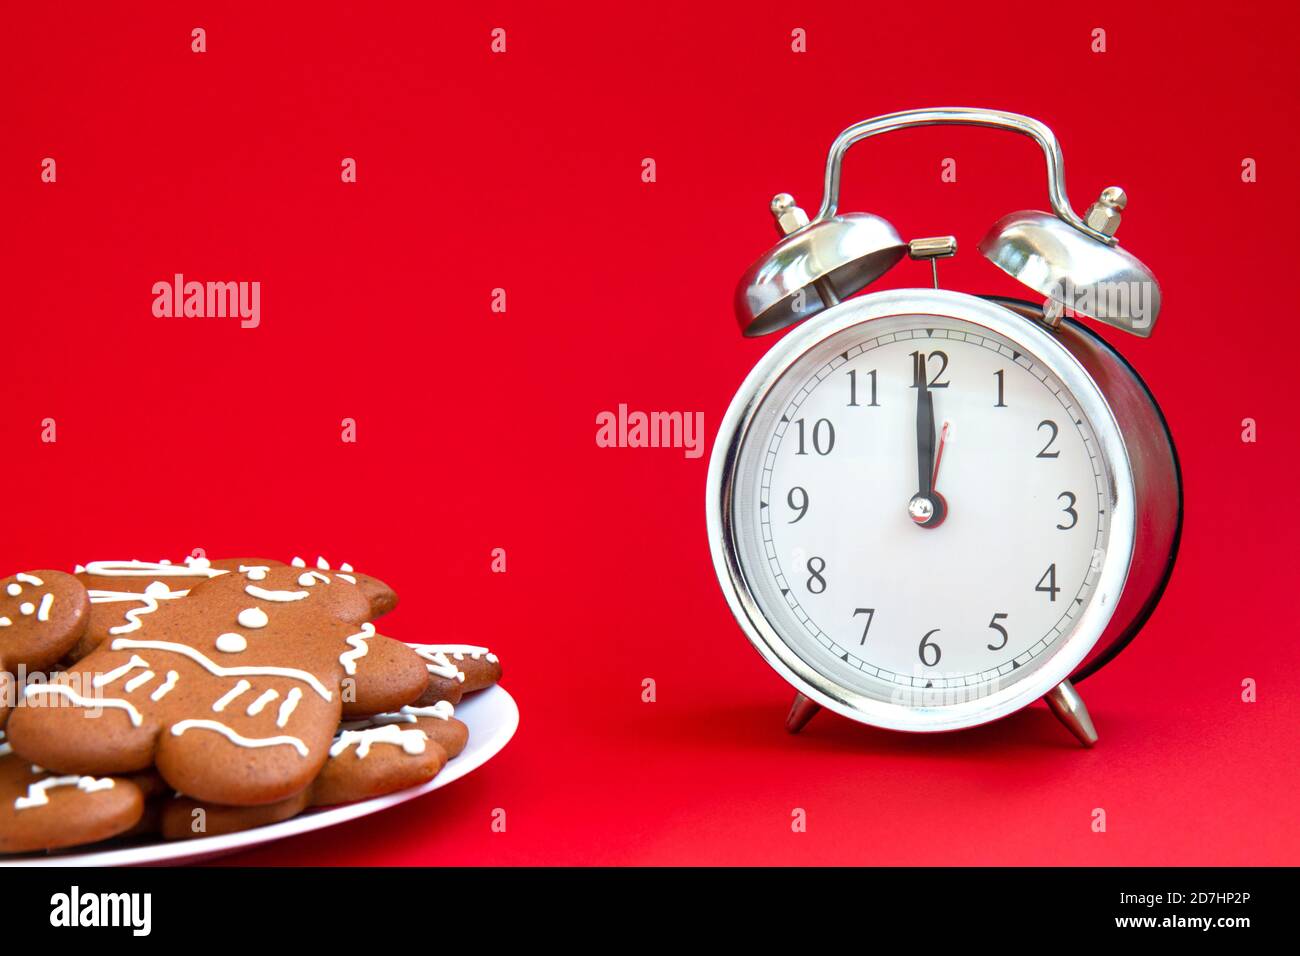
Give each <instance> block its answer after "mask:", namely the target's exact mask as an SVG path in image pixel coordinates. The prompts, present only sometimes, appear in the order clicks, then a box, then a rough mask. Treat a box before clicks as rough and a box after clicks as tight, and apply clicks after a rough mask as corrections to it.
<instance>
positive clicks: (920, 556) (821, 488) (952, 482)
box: [731, 314, 1114, 707]
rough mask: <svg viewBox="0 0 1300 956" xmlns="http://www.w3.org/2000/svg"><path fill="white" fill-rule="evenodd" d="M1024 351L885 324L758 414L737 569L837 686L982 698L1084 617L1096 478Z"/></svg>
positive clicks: (739, 505) (800, 367)
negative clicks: (932, 512) (929, 418)
mask: <svg viewBox="0 0 1300 956" xmlns="http://www.w3.org/2000/svg"><path fill="white" fill-rule="evenodd" d="M1023 348H1024V347H1023V346H1022V345H1019V344H1016V343H1015V342H1013V341H1012V340H1011V339H1010V338H1008V337H1005V336H1003V335H1001V334H999V333H997V332H994V331H993V330H991V329H989V328H986V327H984V326H982V325H978V324H975V323H973V322H967V321H963V320H961V319H957V318H950V317H940V316H935V315H920V314H917V315H895V316H890V317H887V318H880V319H876V320H873V321H870V322H863V323H859V324H857V325H850V326H848V327H847V328H844V329H843V330H841V331H839V332H837V333H835V334H834V335H831V336H830V337H828V338H826V339H824V340H823V341H821V342H820V343H818V344H817V345H815V346H814V347H812V348H810V349H809V350H808V351H806V352H805V353H804V354H803V355H801V356H799V357H798V358H797V359H796V360H795V361H794V362H793V364H791V365H790V366H789V368H788V369H787V370H786V371H785V373H784V374H783V375H781V377H780V378H779V379H777V380H776V382H775V383H774V384H773V385H772V387H771V388H770V389H769V390H768V391H767V393H766V394H765V396H764V397H763V398H762V402H761V405H760V406H759V407H758V409H757V412H756V414H755V415H754V419H753V422H754V424H753V425H752V426H751V428H750V430H749V432H748V434H747V436H746V438H745V443H744V447H743V448H742V450H741V453H740V456H739V463H738V466H737V474H736V479H735V487H736V491H737V493H736V494H735V496H734V498H733V504H732V515H731V521H732V524H733V526H734V528H735V536H736V538H737V540H738V542H739V543H740V547H739V553H740V562H741V565H742V568H743V573H744V575H745V578H746V580H747V581H748V582H749V585H750V587H751V588H752V590H753V593H754V595H755V596H756V598H757V601H758V603H759V604H760V605H761V609H762V613H763V616H764V617H765V618H766V619H767V620H768V621H769V622H770V623H771V625H772V626H773V627H774V628H775V629H776V630H777V631H778V632H779V634H780V637H781V639H782V640H783V641H784V642H785V643H786V644H787V645H788V646H789V648H790V649H791V650H792V651H793V652H794V653H795V654H796V655H797V656H798V657H799V658H800V659H801V660H802V661H803V662H804V663H806V665H807V666H808V667H810V668H812V669H813V670H814V671H816V672H818V673H819V674H822V675H824V676H825V677H826V678H827V679H828V680H829V681H830V682H831V684H833V685H834V686H838V687H844V688H848V689H849V690H851V691H852V692H854V693H856V694H860V695H863V696H865V697H868V698H872V699H875V700H878V701H888V702H893V703H898V704H902V705H904V706H910V707H943V706H944V705H945V704H948V703H950V702H952V703H956V702H961V701H966V700H970V699H972V698H973V697H977V696H980V695H987V694H993V693H997V692H998V691H999V690H1001V689H1002V688H1005V687H1006V686H1007V685H1009V684H1012V683H1014V682H1016V681H1020V680H1023V679H1024V678H1025V677H1026V676H1027V675H1028V674H1030V673H1033V672H1034V671H1036V670H1037V669H1039V668H1041V667H1043V666H1044V664H1045V662H1047V661H1049V660H1050V659H1051V658H1052V657H1053V655H1054V654H1056V653H1057V652H1058V650H1059V649H1060V648H1061V647H1062V646H1063V645H1064V644H1065V643H1066V641H1067V640H1068V638H1069V637H1070V635H1071V634H1072V632H1073V631H1074V630H1075V628H1076V625H1077V624H1078V623H1079V621H1080V620H1081V618H1082V617H1083V615H1084V613H1085V612H1086V611H1087V609H1088V608H1089V606H1090V604H1091V603H1092V601H1093V599H1094V596H1095V594H1096V590H1097V585H1098V581H1099V578H1100V575H1101V570H1102V565H1103V562H1104V558H1105V553H1106V547H1107V539H1108V534H1109V528H1110V526H1111V524H1110V510H1111V509H1110V502H1111V501H1112V499H1113V497H1114V495H1113V491H1112V488H1111V486H1110V481H1111V479H1110V473H1109V469H1108V467H1107V464H1106V461H1105V460H1104V456H1103V450H1102V449H1101V448H1100V447H1099V445H1098V440H1097V436H1096V433H1095V430H1094V429H1095V425H1094V423H1093V422H1092V421H1090V420H1089V417H1088V415H1087V414H1086V413H1085V411H1084V408H1083V405H1082V403H1081V402H1080V401H1079V400H1078V399H1077V398H1076V397H1075V396H1074V395H1073V394H1072V393H1071V391H1070V390H1069V389H1068V388H1067V387H1066V386H1065V385H1064V384H1063V383H1062V381H1061V380H1060V379H1059V378H1058V377H1057V376H1056V375H1054V374H1053V373H1052V372H1051V371H1050V370H1049V368H1048V366H1047V364H1046V363H1045V362H1044V361H1042V360H1041V359H1039V358H1037V357H1036V356H1035V355H1032V354H1029V353H1027V352H1026V351H1024V350H1023ZM918 368H923V370H924V371H923V375H924V387H921V385H920V383H919V382H918V379H917V375H918V371H917V370H918ZM926 402H929V403H932V408H933V426H932V428H930V427H928V422H927V421H926V420H925V419H926V414H925V411H924V409H921V410H919V409H918V406H920V405H923V404H924V403H926ZM918 416H919V418H920V420H919V419H918ZM927 432H929V434H930V435H931V436H932V440H927V439H926V438H925V434H926V433H927ZM931 441H932V444H931ZM927 479H928V481H927ZM927 485H928V487H927ZM918 500H919V504H918ZM928 505H932V506H933V510H936V511H938V512H939V514H938V515H936V516H934V517H931V515H930V511H929V510H928ZM927 519H928V520H927Z"/></svg>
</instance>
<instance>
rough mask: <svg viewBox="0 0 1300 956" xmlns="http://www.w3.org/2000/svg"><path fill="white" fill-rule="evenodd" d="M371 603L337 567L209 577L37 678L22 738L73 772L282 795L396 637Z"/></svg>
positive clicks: (311, 771)
mask: <svg viewBox="0 0 1300 956" xmlns="http://www.w3.org/2000/svg"><path fill="white" fill-rule="evenodd" d="M369 613H370V604H369V601H368V600H367V599H366V597H365V596H364V595H363V593H362V592H361V590H360V588H359V587H358V586H357V585H355V584H351V583H349V582H347V581H346V580H343V579H342V578H340V577H339V576H337V575H334V576H331V575H327V574H325V573H324V572H319V571H315V572H306V571H302V570H300V569H298V568H294V567H283V566H281V567H271V566H255V567H254V566H246V570H244V571H233V572H229V573H224V574H220V575H218V576H215V577H210V578H208V579H206V580H204V581H202V582H201V583H199V584H196V585H194V587H193V588H191V589H190V594H189V596H188V597H186V598H185V599H184V600H176V601H167V602H160V604H159V607H158V609H157V610H155V611H152V612H151V613H149V614H148V615H144V616H142V617H141V618H140V626H139V627H138V628H136V629H134V630H133V631H132V632H131V633H129V634H124V635H121V636H114V637H112V638H111V639H110V640H106V641H105V643H104V644H103V645H101V646H100V647H99V648H97V649H96V650H95V651H93V652H91V653H90V654H89V655H88V656H87V657H86V658H84V659H83V660H81V661H80V662H78V663H77V664H76V665H75V666H74V667H73V668H71V669H70V670H68V671H66V672H64V673H62V674H59V675H57V677H56V678H55V679H54V680H52V681H51V682H50V683H48V684H41V685H37V686H28V687H27V689H26V691H25V693H24V696H23V699H22V701H21V702H20V704H19V706H18V707H17V708H15V709H14V711H13V713H12V714H11V715H10V719H9V727H8V732H9V740H10V743H11V744H12V745H13V748H14V750H15V751H17V752H18V753H20V754H22V755H23V756H24V757H25V758H27V759H28V760H31V761H32V762H34V763H37V764H40V765H41V766H44V767H50V768H54V769H56V770H58V771H59V772H60V773H64V774H73V773H75V774H89V775H98V776H102V775H106V774H120V773H127V772H130V771H134V770H142V769H145V768H147V767H149V766H150V765H156V766H157V768H158V771H159V772H160V773H161V774H162V776H163V778H164V779H166V781H167V783H168V784H169V785H170V786H171V787H173V788H174V789H176V790H179V791H181V792H182V793H185V794H188V795H190V796H192V797H195V798H197V799H199V800H210V801H213V802H216V803H222V804H230V805H237V806H250V805H258V804H264V803H274V802H276V801H279V800H283V799H285V798H287V797H290V796H292V795H293V794H295V793H297V792H299V791H301V790H303V789H305V788H306V787H307V785H308V784H309V783H310V782H311V781H312V780H313V779H314V778H315V777H316V775H317V773H318V772H319V771H320V769H321V767H322V766H323V765H324V763H325V761H326V760H327V759H328V757H329V749H330V746H331V744H332V741H333V736H334V732H335V729H336V728H337V726H338V723H339V719H340V716H341V713H342V682H343V680H344V679H345V678H346V677H348V676H349V675H350V674H353V673H355V669H356V665H357V661H359V660H361V659H362V658H364V657H365V656H367V655H368V654H369V653H370V651H371V647H372V645H373V644H377V643H382V642H384V641H387V640H389V639H388V638H383V637H379V636H378V635H376V634H375V630H374V626H373V625H371V624H369V623H365V622H366V619H367V618H368V617H369Z"/></svg>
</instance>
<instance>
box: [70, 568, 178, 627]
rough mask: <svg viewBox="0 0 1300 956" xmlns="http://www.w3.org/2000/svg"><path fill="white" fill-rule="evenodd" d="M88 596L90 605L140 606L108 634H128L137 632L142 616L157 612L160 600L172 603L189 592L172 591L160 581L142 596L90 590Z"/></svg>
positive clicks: (126, 592) (152, 584)
mask: <svg viewBox="0 0 1300 956" xmlns="http://www.w3.org/2000/svg"><path fill="white" fill-rule="evenodd" d="M87 593H88V594H89V595H90V603H91V604H115V603H118V602H125V601H133V602H136V603H138V604H140V605H141V606H140V607H133V608H131V610H129V611H127V612H126V623H125V624H119V625H117V626H116V627H110V628H109V629H108V633H110V634H130V633H131V632H132V631H138V630H139V629H140V627H141V625H142V624H143V622H142V621H141V620H140V615H142V614H152V613H153V612H154V611H156V610H158V602H159V601H160V600H165V601H173V600H175V599H176V598H183V597H185V596H186V595H188V594H189V593H190V592H189V591H173V590H172V589H171V588H169V587H168V586H167V585H166V584H165V583H163V582H162V581H154V582H152V583H150V585H149V586H148V587H147V588H145V589H144V593H143V594H139V593H137V592H135V591H99V590H91V591H88V592H87Z"/></svg>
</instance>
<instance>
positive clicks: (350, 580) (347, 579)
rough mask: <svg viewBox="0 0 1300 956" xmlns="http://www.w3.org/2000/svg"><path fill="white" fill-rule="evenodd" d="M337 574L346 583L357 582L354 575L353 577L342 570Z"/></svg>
mask: <svg viewBox="0 0 1300 956" xmlns="http://www.w3.org/2000/svg"><path fill="white" fill-rule="evenodd" d="M338 576H339V577H340V578H342V579H343V580H344V581H347V582H348V584H356V583H357V579H356V578H354V577H353V576H352V575H350V574H344V573H342V572H339V574H338Z"/></svg>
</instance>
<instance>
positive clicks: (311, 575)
mask: <svg viewBox="0 0 1300 956" xmlns="http://www.w3.org/2000/svg"><path fill="white" fill-rule="evenodd" d="M317 581H320V582H321V583H322V584H329V583H330V579H329V578H328V577H327V576H326V575H324V574H321V573H320V572H319V571H305V572H303V573H302V574H300V575H298V583H299V584H301V585H302V586H303V587H305V588H310V587H315V585H316V582H317Z"/></svg>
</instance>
